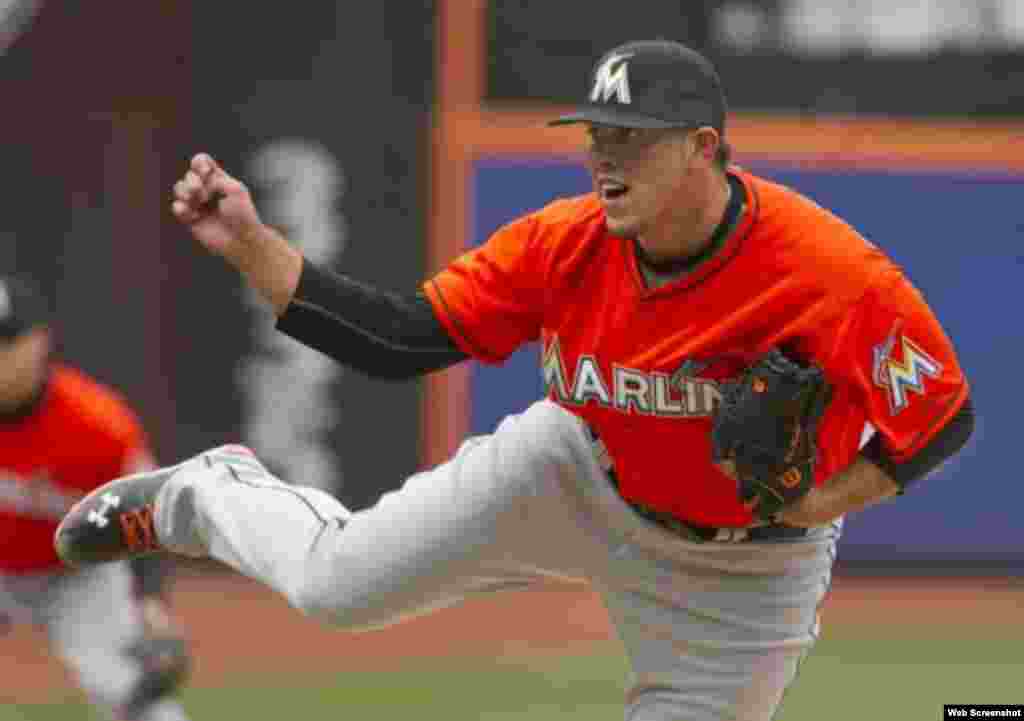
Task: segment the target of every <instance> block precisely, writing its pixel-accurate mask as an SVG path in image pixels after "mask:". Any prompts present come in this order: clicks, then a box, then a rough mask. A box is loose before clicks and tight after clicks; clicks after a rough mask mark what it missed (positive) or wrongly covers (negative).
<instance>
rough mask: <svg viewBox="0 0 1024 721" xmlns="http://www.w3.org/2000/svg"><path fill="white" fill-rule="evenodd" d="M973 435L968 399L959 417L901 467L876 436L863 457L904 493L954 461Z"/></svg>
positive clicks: (971, 408)
mask: <svg viewBox="0 0 1024 721" xmlns="http://www.w3.org/2000/svg"><path fill="white" fill-rule="evenodd" d="M973 431H974V405H973V404H972V403H971V399H970V397H968V398H966V399H964V402H963V405H961V406H960V410H959V411H957V413H956V415H954V416H953V417H952V418H950V419H949V422H948V423H946V425H945V426H944V427H943V428H942V430H941V431H939V432H938V433H936V434H935V437H934V438H932V439H931V440H930V441H929V442H928V445H926V446H924V447H923V448H921V449H920V450H919V451H918V452H917V453H915V454H914V455H913V456H912V457H911V458H909V459H907V460H905V461H903V462H902V463H897V462H896V461H894V460H892V458H890V457H889V455H888V453H887V452H886V450H885V446H884V445H883V444H882V437H881V436H880V435H879V434H877V433H876V434H875V436H874V437H873V438H872V439H871V440H870V441H868V443H867V445H866V446H864V447H863V448H862V449H861V451H860V454H861V455H862V456H864V457H865V458H867V459H868V460H869V461H871V462H872V463H874V464H875V465H876V466H878V467H879V468H881V469H882V470H883V471H885V473H886V475H888V476H889V477H890V478H892V479H893V480H894V481H896V482H897V483H898V484H899V486H900V490H901V491H904V490H906V488H907V486H909V485H910V484H912V483H914V482H915V481H919V480H921V479H922V478H924V477H925V476H927V475H928V474H929V473H931V472H932V471H934V470H936V469H937V468H938V467H939V466H941V465H942V464H943V463H944V462H945V461H947V460H948V459H950V458H952V457H953V455H954V454H956V453H957V451H959V450H960V449H961V448H963V447H964V445H965V444H966V443H967V439H968V438H970V437H971V433H972V432H973Z"/></svg>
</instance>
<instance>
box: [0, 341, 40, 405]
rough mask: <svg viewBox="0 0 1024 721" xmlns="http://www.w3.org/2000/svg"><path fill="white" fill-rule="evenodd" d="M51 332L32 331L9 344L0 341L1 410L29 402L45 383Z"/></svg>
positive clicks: (8, 342)
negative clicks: (2, 407)
mask: <svg viewBox="0 0 1024 721" xmlns="http://www.w3.org/2000/svg"><path fill="white" fill-rule="evenodd" d="M49 357H50V331H49V330H47V329H46V328H35V329H33V330H30V331H27V332H25V333H22V334H21V335H19V336H17V337H16V338H14V339H12V340H0V406H5V407H11V406H17V405H19V404H20V403H23V402H24V401H27V400H29V399H30V398H32V396H33V395H35V393H36V392H37V391H38V390H39V387H40V386H41V384H42V383H43V382H44V381H45V379H46V371H47V364H48V363H49Z"/></svg>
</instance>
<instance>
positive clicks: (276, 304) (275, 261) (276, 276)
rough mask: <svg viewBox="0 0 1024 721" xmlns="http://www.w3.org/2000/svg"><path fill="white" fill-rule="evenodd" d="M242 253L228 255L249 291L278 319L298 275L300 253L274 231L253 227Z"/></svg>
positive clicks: (296, 283)
mask: <svg viewBox="0 0 1024 721" xmlns="http://www.w3.org/2000/svg"><path fill="white" fill-rule="evenodd" d="M242 247H243V248H244V251H245V252H243V253H238V254H237V255H234V256H228V257H227V259H228V262H230V263H231V264H232V265H233V266H234V267H235V268H236V269H237V270H238V271H239V272H240V273H241V274H242V275H243V276H244V277H245V279H246V281H247V282H248V283H249V285H250V286H252V288H253V289H254V290H255V291H256V292H258V293H259V294H260V296H262V297H263V299H264V300H266V301H267V302H268V303H270V305H271V307H272V308H273V309H274V314H275V315H277V316H281V315H283V314H284V312H285V310H286V309H287V308H288V304H289V303H291V301H292V298H293V297H294V296H295V289H296V288H297V287H298V285H299V277H300V276H301V275H302V263H303V260H302V254H301V253H300V252H299V251H298V250H297V249H296V248H294V247H293V246H292V245H291V244H289V243H288V241H287V240H285V238H284V237H283V236H282V235H281V234H280V233H278V232H277V231H276V230H274V229H273V228H271V227H270V226H267V225H263V224H260V225H257V226H254V227H253V228H252V230H251V231H249V236H248V238H247V239H246V242H245V243H244V245H243V246H242Z"/></svg>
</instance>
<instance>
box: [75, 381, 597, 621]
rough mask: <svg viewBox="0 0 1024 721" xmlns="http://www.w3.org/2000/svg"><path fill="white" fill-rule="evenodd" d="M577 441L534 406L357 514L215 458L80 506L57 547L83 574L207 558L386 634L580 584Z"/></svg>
mask: <svg viewBox="0 0 1024 721" xmlns="http://www.w3.org/2000/svg"><path fill="white" fill-rule="evenodd" d="M582 439H583V434H582V433H581V432H580V426H579V421H578V420H577V419H576V418H575V417H574V416H572V415H571V414H569V413H568V412H567V411H565V410H563V409H561V408H559V407H558V406H556V405H554V404H552V403H550V402H546V401H542V402H538V403H536V404H534V405H533V406H532V407H531V408H530V409H528V410H527V411H526V412H525V413H524V414H522V415H521V416H518V417H513V418H510V419H507V420H506V421H504V422H503V423H502V424H501V426H500V427H499V428H498V430H497V431H496V432H495V433H494V434H492V435H489V436H482V437H479V438H476V439H472V440H470V441H467V442H466V443H465V444H464V445H463V447H462V448H461V449H460V451H459V453H458V454H456V456H455V457H454V458H453V459H452V460H450V461H449V462H448V463H445V464H443V465H441V466H438V467H437V468H435V469H432V470H430V471H427V472H424V473H420V474H417V475H415V476H413V477H411V478H410V479H409V480H408V481H407V482H406V483H405V485H404V486H403V487H402V488H401V489H400V490H398V491H395V492H393V493H389V494H386V495H384V496H383V497H382V498H381V499H380V501H379V502H378V503H377V504H376V505H375V506H373V507H372V508H369V509H366V510H364V511H360V512H358V513H350V512H349V511H348V510H347V509H345V508H344V506H342V505H341V504H340V503H339V502H338V501H337V500H335V499H333V498H331V497H330V496H328V495H327V494H325V493H323V492H321V491H319V490H316V489H313V488H304V487H297V486H292V485H287V484H284V483H282V482H281V481H279V480H278V479H276V478H274V477H273V476H272V475H271V474H270V473H269V472H268V471H267V470H266V469H265V468H264V467H263V466H262V465H261V464H259V462H258V461H257V460H256V459H255V457H254V456H252V455H250V454H248V453H245V452H242V451H239V450H238V449H231V448H228V449H227V450H225V449H215V450H214V451H210V452H207V453H204V454H201V455H200V456H197V457H196V458H194V459H192V460H190V461H188V462H186V463H184V464H182V465H180V466H178V467H176V468H174V469H173V470H172V472H170V473H166V472H164V474H163V475H162V476H157V475H147V476H142V477H136V478H133V479H127V480H126V479H122V480H120V481H115V482H114V483H112V484H110V485H108V486H107V487H105V488H103V489H100V490H99V491H98V492H96V493H94V494H92V495H91V496H89V497H87V498H86V499H84V500H83V501H82V502H81V503H80V504H79V505H78V506H77V507H76V508H75V509H73V510H72V512H71V513H70V514H69V515H68V517H67V518H66V519H65V520H64V522H63V523H62V524H61V528H60V529H58V532H57V547H58V548H59V549H60V553H61V555H62V557H64V558H66V559H68V560H69V561H71V562H77V563H83V562H85V563H89V562H95V561H97V560H105V559H109V558H111V557H124V556H128V555H131V554H133V553H137V552H139V551H146V550H149V551H152V550H153V549H155V548H158V547H162V548H163V549H165V550H169V551H172V552H177V553H183V554H187V555H194V556H211V557H213V558H217V559H218V560H220V561H222V562H224V563H226V564H228V565H230V566H232V567H233V568H235V569H236V570H238V571H240V572H241V573H244V574H246V575H248V576H250V577H252V578H255V579H257V580H259V581H262V582H263V583H266V584H267V585H269V586H270V587H271V588H274V589H275V590H277V591H278V592H280V593H281V594H283V595H284V596H286V597H287V598H288V599H289V601H290V602H291V603H292V604H293V605H295V606H296V607H298V608H301V609H303V610H305V611H307V612H310V613H313V614H316V615H320V616H325V617H329V618H330V619H331V620H333V621H334V622H336V623H338V624H342V625H346V626H349V627H371V626H378V625H383V624H386V623H390V622H392V621H394V620H397V619H399V618H401V617H404V616H407V615H410V614H413V613H418V612H424V611H427V610H431V609H433V608H437V607H439V606H443V605H448V604H451V603H454V602H456V601H458V600H459V599H461V598H462V597H464V596H465V595H466V594H469V593H473V592H477V591H485V590H490V589H494V588H498V587H507V586H509V585H510V584H525V583H528V582H530V581H531V580H533V579H536V578H537V577H538V576H542V575H545V576H559V577H565V576H579V575H583V574H584V573H585V568H584V567H585V566H586V565H587V563H588V558H590V557H594V558H596V556H595V555H594V554H593V553H591V556H588V555H587V541H586V540H585V538H584V537H583V536H582V535H581V533H580V531H579V530H578V528H577V526H576V524H574V523H573V522H572V520H571V514H572V510H571V509H570V508H569V506H568V505H567V503H566V502H565V501H564V498H563V497H562V496H561V495H560V494H561V491H560V490H559V488H560V485H559V483H560V479H561V478H562V477H564V476H565V475H566V474H573V473H577V472H578V468H577V464H579V459H580V457H581V455H582V454H584V453H590V449H589V446H587V445H586V444H585V441H583V440H582ZM592 464H593V462H592V461H591V465H592ZM126 499H127V500H126ZM125 504H127V505H125ZM143 507H148V508H151V509H153V510H152V511H146V512H144V513H142V516H143V520H146V519H148V521H149V530H148V531H146V532H139V531H137V530H136V526H137V525H138V524H137V523H136V521H135V520H130V519H132V518H133V517H134V516H132V515H128V516H127V518H129V520H128V522H127V525H124V518H125V517H126V516H125V514H136V511H137V510H138V509H139V508H143ZM136 515H137V514H136ZM527 518H528V519H529V521H530V522H529V523H525V522H524V521H526V519H527ZM104 521H106V523H104ZM113 524H116V525H117V526H122V525H124V528H120V529H117V528H115V527H114V525H113ZM126 529H127V532H125V531H126ZM133 539H134V542H133ZM601 560H604V559H603V558H602V559H601Z"/></svg>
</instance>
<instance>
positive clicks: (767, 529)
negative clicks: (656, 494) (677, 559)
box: [587, 425, 808, 543]
mask: <svg viewBox="0 0 1024 721" xmlns="http://www.w3.org/2000/svg"><path fill="white" fill-rule="evenodd" d="M587 430H588V431H589V433H590V443H591V445H592V446H593V449H594V454H595V455H596V456H597V462H598V465H600V466H601V468H602V469H603V470H604V472H605V473H606V474H607V477H608V482H609V483H611V485H612V488H614V489H615V491H616V493H618V494H619V498H622V499H623V500H624V501H626V503H628V504H629V505H630V507H631V508H632V509H633V510H634V511H636V512H637V513H639V514H640V515H641V516H643V517H644V518H646V519H647V520H648V521H651V522H652V523H656V524H658V525H659V526H661V527H662V528H664V529H666V530H668V531H671V532H672V533H674V534H676V535H677V536H681V537H682V538H684V539H685V540H687V541H692V542H694V543H709V542H715V543H748V542H758V541H779V540H784V539H795V538H803V537H804V536H806V535H807V532H808V529H806V528H800V527H798V526H783V525H779V524H770V525H766V526H754V527H753V528H718V527H716V526H701V525H698V524H696V523H690V522H689V521H684V520H682V519H681V518H677V517H676V516H673V515H672V514H671V513H665V512H664V511H656V510H654V509H653V508H647V507H646V506H644V505H643V504H640V503H634V502H633V501H627V500H626V499H625V498H624V497H623V496H622V488H621V487H620V486H619V477H618V476H617V475H616V474H615V467H614V466H613V464H612V458H611V455H610V454H609V453H608V448H607V447H606V446H605V444H604V442H603V441H602V440H601V439H600V438H599V437H598V435H597V433H595V432H594V429H592V428H591V427H590V426H589V425H587Z"/></svg>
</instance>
